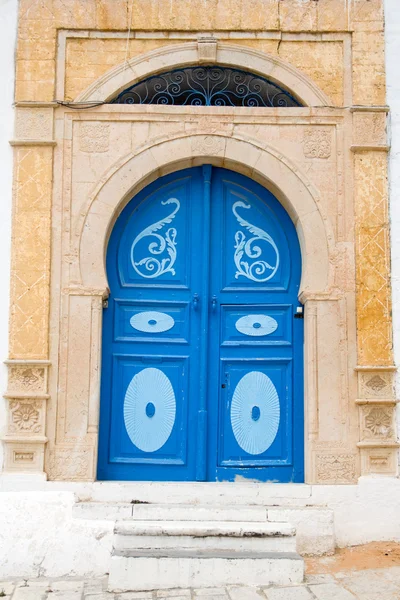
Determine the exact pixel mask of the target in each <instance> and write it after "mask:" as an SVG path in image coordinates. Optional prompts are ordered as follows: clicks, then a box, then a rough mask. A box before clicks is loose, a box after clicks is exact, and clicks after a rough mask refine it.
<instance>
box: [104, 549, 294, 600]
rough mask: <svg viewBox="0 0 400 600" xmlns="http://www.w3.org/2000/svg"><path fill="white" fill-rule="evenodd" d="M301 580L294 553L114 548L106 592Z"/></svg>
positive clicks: (284, 582) (290, 582) (285, 583)
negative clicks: (117, 549) (129, 551)
mask: <svg viewBox="0 0 400 600" xmlns="http://www.w3.org/2000/svg"><path fill="white" fill-rule="evenodd" d="M303 579H304V561H303V560H302V558H301V557H300V556H299V555H298V554H296V553H290V552H286V553H279V552H272V553H271V552H255V551H247V552H224V551H221V550H217V551H215V550H214V551H211V550H204V551H200V550H186V549H183V550H175V551H172V550H169V551H168V553H166V552H165V551H164V552H156V551H154V552H153V554H150V553H149V551H143V550H137V551H136V552H131V553H130V554H129V555H126V554H125V555H123V553H118V551H115V553H114V555H113V556H112V558H111V567H110V575H109V580H108V589H109V591H110V592H127V591H143V590H154V589H169V588H190V587H199V588H200V587H219V586H225V585H258V586H266V585H270V584H276V585H290V584H298V583H301V582H302V581H303Z"/></svg>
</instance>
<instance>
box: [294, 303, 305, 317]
mask: <svg viewBox="0 0 400 600" xmlns="http://www.w3.org/2000/svg"><path fill="white" fill-rule="evenodd" d="M294 318H295V319H304V312H303V307H302V306H298V307H297V308H296V312H295V314H294Z"/></svg>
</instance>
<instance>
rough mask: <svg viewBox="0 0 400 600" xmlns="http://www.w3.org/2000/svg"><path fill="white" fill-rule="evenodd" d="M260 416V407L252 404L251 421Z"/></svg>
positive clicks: (256, 419)
mask: <svg viewBox="0 0 400 600" xmlns="http://www.w3.org/2000/svg"><path fill="white" fill-rule="evenodd" d="M260 416H261V411H260V408H259V407H258V406H253V408H252V409H251V418H252V419H253V421H258V419H259V418H260Z"/></svg>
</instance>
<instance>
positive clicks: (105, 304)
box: [103, 300, 108, 308]
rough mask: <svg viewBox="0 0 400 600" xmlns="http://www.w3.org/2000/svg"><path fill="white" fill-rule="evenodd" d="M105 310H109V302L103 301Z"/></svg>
mask: <svg viewBox="0 0 400 600" xmlns="http://www.w3.org/2000/svg"><path fill="white" fill-rule="evenodd" d="M103 308H108V300H103Z"/></svg>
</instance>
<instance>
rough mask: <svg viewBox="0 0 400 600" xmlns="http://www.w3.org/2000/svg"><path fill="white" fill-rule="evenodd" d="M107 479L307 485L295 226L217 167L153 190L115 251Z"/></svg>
mask: <svg viewBox="0 0 400 600" xmlns="http://www.w3.org/2000/svg"><path fill="white" fill-rule="evenodd" d="M107 273H108V277H109V285H110V290H111V294H110V299H109V306H108V308H107V309H105V311H104V322H103V371H102V399H101V418H100V444H99V466H98V476H99V478H100V479H130V480H140V479H143V480H183V481H185V480H186V481H190V480H195V479H208V480H210V481H213V480H226V481H234V480H236V479H237V478H249V479H252V480H261V481H281V482H285V481H303V476H304V475H303V461H304V450H303V362H302V361H303V354H302V345H303V321H302V319H297V318H295V315H296V311H297V307H298V300H297V295H298V289H299V284H300V275H301V257H300V249H299V244H298V240H297V235H296V232H295V228H294V225H293V223H292V221H291V220H290V218H289V217H288V215H287V213H286V212H285V210H284V209H283V208H282V206H281V205H280V204H279V202H278V201H277V199H276V198H275V197H274V196H273V195H272V194H271V193H270V192H269V191H267V190H266V189H264V188H263V187H261V186H260V185H258V184H256V183H255V182H253V181H251V180H250V179H248V178H246V177H243V176H241V175H239V174H236V173H233V172H231V171H228V170H225V169H219V168H211V166H205V167H203V168H200V167H199V168H193V169H187V170H185V171H181V172H178V173H175V174H172V175H169V176H166V177H163V178H161V179H160V180H158V181H156V182H154V183H153V184H151V185H150V186H148V187H147V188H145V189H144V190H143V191H142V192H141V193H139V194H138V195H137V196H136V197H135V198H133V199H132V201H131V202H130V203H129V204H128V206H127V207H126V208H125V210H124V211H123V212H122V213H121V215H120V217H119V218H118V220H117V223H116V225H115V227H114V230H113V232H112V234H111V238H110V242H109V246H108V251H107Z"/></svg>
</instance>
